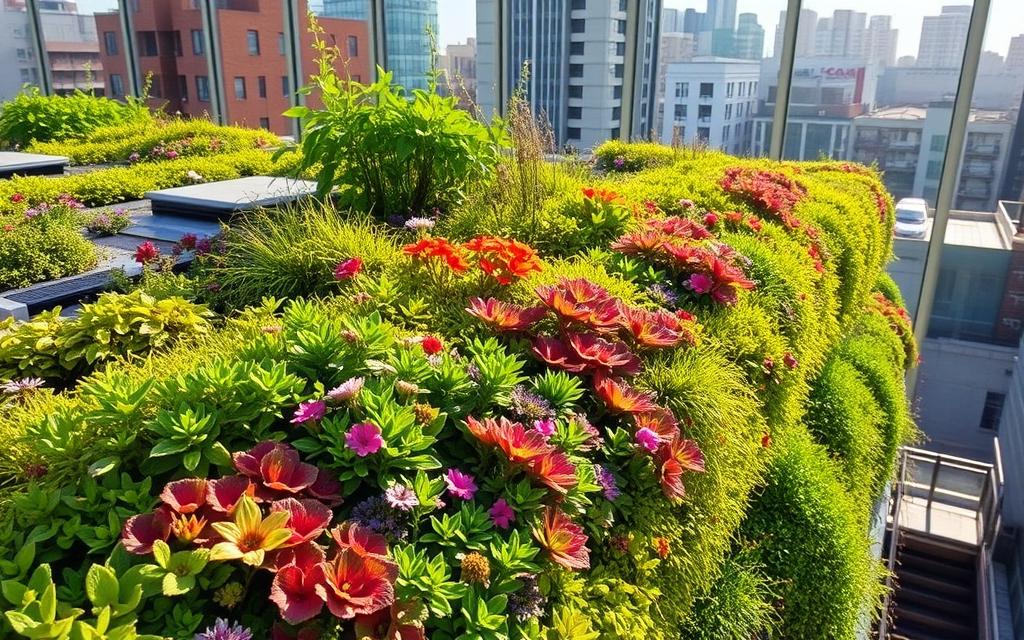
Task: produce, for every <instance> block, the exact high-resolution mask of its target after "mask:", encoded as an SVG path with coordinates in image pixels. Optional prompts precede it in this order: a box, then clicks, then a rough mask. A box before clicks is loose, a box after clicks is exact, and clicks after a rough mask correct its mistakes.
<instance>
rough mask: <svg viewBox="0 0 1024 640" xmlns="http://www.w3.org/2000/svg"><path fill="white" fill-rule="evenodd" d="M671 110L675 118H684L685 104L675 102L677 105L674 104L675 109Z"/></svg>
mask: <svg viewBox="0 0 1024 640" xmlns="http://www.w3.org/2000/svg"><path fill="white" fill-rule="evenodd" d="M673 112H674V115H675V119H676V120H682V119H684V118H686V105H685V104H677V105H675V109H674V110H673Z"/></svg>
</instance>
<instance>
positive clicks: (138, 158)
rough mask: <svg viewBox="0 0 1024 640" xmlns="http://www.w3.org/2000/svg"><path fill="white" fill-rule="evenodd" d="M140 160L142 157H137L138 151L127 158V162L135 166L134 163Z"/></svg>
mask: <svg viewBox="0 0 1024 640" xmlns="http://www.w3.org/2000/svg"><path fill="white" fill-rule="evenodd" d="M141 159H142V156H140V155H139V152H138V151H136V152H134V153H132V154H131V155H130V156H128V162H131V163H132V164H135V163H136V162H138V161H139V160H141Z"/></svg>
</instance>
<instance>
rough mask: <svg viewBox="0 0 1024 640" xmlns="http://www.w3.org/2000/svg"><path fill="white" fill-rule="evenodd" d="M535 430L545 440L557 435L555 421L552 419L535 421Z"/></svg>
mask: <svg viewBox="0 0 1024 640" xmlns="http://www.w3.org/2000/svg"><path fill="white" fill-rule="evenodd" d="M533 430H534V431H536V432H537V433H539V434H540V435H542V436H544V439H545V440H547V439H548V438H550V437H551V436H553V435H555V421H554V420H552V419H551V418H543V419H541V420H534V421H533Z"/></svg>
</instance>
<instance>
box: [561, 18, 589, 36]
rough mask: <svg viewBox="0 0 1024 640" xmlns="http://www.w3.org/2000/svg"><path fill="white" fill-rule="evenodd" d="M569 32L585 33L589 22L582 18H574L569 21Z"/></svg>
mask: <svg viewBox="0 0 1024 640" xmlns="http://www.w3.org/2000/svg"><path fill="white" fill-rule="evenodd" d="M563 24H564V23H563ZM569 30H570V31H571V32H573V33H583V32H584V31H586V30H587V21H586V20H583V19H582V18H573V19H572V20H570V21H569Z"/></svg>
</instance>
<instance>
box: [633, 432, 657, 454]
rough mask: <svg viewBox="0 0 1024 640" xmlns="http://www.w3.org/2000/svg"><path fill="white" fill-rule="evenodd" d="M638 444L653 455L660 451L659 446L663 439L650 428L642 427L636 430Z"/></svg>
mask: <svg viewBox="0 0 1024 640" xmlns="http://www.w3.org/2000/svg"><path fill="white" fill-rule="evenodd" d="M634 438H636V443H637V444H638V445H639V446H640V447H641V448H642V449H645V450H647V451H649V452H651V453H654V452H655V451H657V450H658V445H659V444H661V438H659V437H658V434H657V433H655V432H654V430H653V429H649V428H648V427H641V428H640V429H637V430H636V435H635V436H634Z"/></svg>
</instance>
